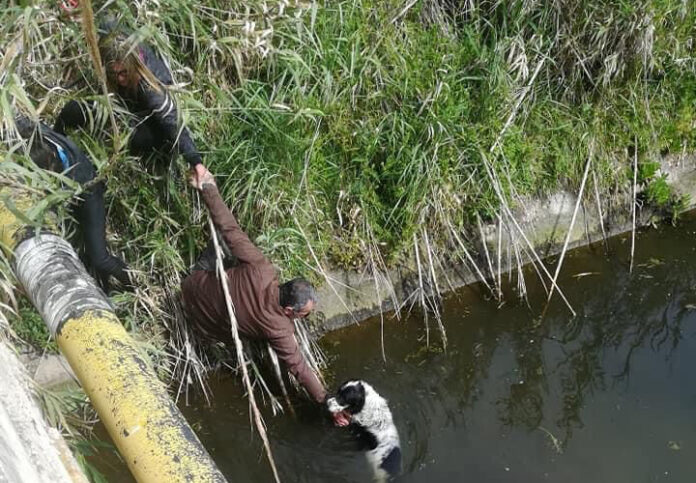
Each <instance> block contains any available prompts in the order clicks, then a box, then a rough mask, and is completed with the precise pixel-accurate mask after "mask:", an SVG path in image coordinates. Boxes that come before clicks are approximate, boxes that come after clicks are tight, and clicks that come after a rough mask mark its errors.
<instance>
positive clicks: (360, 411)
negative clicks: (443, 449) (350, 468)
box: [326, 380, 401, 481]
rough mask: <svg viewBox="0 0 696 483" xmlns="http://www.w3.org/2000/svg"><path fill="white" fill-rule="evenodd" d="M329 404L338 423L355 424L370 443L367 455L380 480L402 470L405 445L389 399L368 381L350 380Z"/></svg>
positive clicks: (361, 435)
mask: <svg viewBox="0 0 696 483" xmlns="http://www.w3.org/2000/svg"><path fill="white" fill-rule="evenodd" d="M326 404H327V406H328V409H329V411H330V412H331V413H332V415H333V417H334V421H336V424H338V425H340V426H345V425H347V424H348V423H350V424H352V425H353V427H354V428H355V429H357V431H358V434H359V436H360V437H361V439H363V440H364V441H365V442H366V443H367V448H368V450H367V453H366V454H367V459H368V461H369V462H370V465H371V466H372V469H373V470H374V474H375V480H376V481H387V480H389V479H391V478H393V477H395V476H397V475H398V474H399V472H400V471H401V445H400V443H399V433H398V432H397V430H396V426H394V421H393V419H392V414H391V411H390V410H389V406H388V404H387V400H386V399H384V398H383V397H382V396H380V395H379V394H377V391H375V390H374V389H373V388H372V386H370V385H369V384H368V383H366V382H365V381H360V380H356V381H348V382H345V383H343V384H342V385H341V387H340V388H338V392H337V393H336V395H335V396H333V397H331V398H329V399H327V401H326Z"/></svg>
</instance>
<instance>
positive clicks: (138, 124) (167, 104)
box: [54, 23, 201, 169]
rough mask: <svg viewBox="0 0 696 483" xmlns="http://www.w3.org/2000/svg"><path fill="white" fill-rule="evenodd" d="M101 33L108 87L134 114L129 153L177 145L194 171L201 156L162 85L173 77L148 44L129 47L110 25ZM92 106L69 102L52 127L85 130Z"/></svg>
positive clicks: (167, 149) (62, 130) (158, 150)
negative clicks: (181, 123)
mask: <svg viewBox="0 0 696 483" xmlns="http://www.w3.org/2000/svg"><path fill="white" fill-rule="evenodd" d="M100 33H101V37H100V41H99V44H100V52H101V56H102V61H103V62H104V66H105V68H106V75H107V84H108V87H109V90H110V91H112V92H115V93H116V94H118V95H119V97H120V98H121V99H122V100H123V102H124V104H125V105H126V107H127V108H128V110H129V111H130V112H131V113H132V114H134V117H135V125H134V126H133V127H134V130H133V133H132V135H131V138H130V142H129V148H130V152H131V153H132V154H134V155H136V156H146V155H149V154H153V153H160V154H166V153H168V152H170V151H172V150H174V149H176V150H177V151H178V152H179V153H180V154H182V155H183V156H184V158H185V159H186V161H187V162H188V164H189V165H190V166H191V168H194V169H195V168H196V166H197V165H199V164H201V156H200V154H199V153H198V151H197V150H196V146H195V144H194V143H193V140H192V139H191V134H190V133H189V131H188V129H186V127H184V126H181V125H180V123H179V119H178V112H177V108H176V104H175V103H174V100H173V99H172V97H171V96H170V95H169V93H168V92H167V90H166V88H165V86H169V85H172V84H173V79H172V75H171V72H170V71H169V69H168V67H167V66H166V64H165V63H164V61H163V60H162V58H161V57H160V56H159V55H157V54H156V53H155V52H154V51H153V50H152V49H151V48H150V47H148V46H146V45H142V44H141V45H137V46H133V45H130V44H129V43H128V42H126V38H125V37H126V36H125V35H124V34H123V33H120V32H119V31H118V30H117V28H116V27H115V26H114V24H113V23H109V24H106V25H105V26H102V28H101V29H100ZM92 106H93V105H90V104H86V103H79V102H77V101H74V100H73V101H70V102H68V103H67V104H66V105H65V107H64V108H63V110H62V111H61V113H60V114H59V115H58V119H57V120H56V124H55V127H54V128H55V130H56V131H57V132H59V133H61V134H65V132H66V130H67V129H75V128H84V127H85V126H86V125H87V122H88V118H89V115H90V113H88V112H87V110H89V109H92V108H93V107H92ZM198 169H200V168H198Z"/></svg>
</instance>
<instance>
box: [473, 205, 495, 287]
mask: <svg viewBox="0 0 696 483" xmlns="http://www.w3.org/2000/svg"><path fill="white" fill-rule="evenodd" d="M476 225H477V226H478V229H479V236H480V237H481V245H482V246H483V252H484V254H485V255H486V262H487V263H488V273H490V274H491V280H492V281H493V286H494V287H495V298H496V299H497V300H499V297H500V287H499V286H498V277H497V276H496V274H495V270H493V262H491V255H490V253H489V252H488V244H487V243H486V235H485V234H484V233H483V225H482V224H481V217H480V216H478V214H477V215H476Z"/></svg>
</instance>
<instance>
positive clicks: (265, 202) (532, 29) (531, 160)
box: [0, 0, 696, 379]
mask: <svg viewBox="0 0 696 483" xmlns="http://www.w3.org/2000/svg"><path fill="white" fill-rule="evenodd" d="M58 3H59V2H56V1H55V0H21V1H19V0H10V1H9V6H8V7H7V8H4V9H3V10H2V11H1V12H0V39H2V41H1V42H0V121H1V123H0V130H1V131H2V135H3V136H5V135H6V134H8V133H11V124H12V123H11V119H12V115H13V113H14V112H16V111H17V110H21V111H25V112H33V113H36V112H37V111H38V112H40V116H41V118H42V119H44V120H45V121H46V122H48V123H49V124H50V123H52V121H53V119H54V117H55V115H56V114H57V112H58V111H59V110H60V108H61V107H62V106H63V105H64V104H65V102H67V101H68V100H69V99H73V98H81V99H94V100H97V101H98V102H99V104H100V105H101V106H103V107H107V106H109V105H110V106H113V107H114V109H115V113H116V120H117V123H118V126H119V133H118V134H117V135H114V133H112V132H111V127H110V124H109V123H108V122H100V120H99V119H95V120H94V122H93V125H92V126H91V128H90V129H89V130H88V132H83V133H73V137H74V138H75V139H77V140H78V142H79V143H80V144H81V145H82V146H83V147H84V148H85V149H86V150H87V151H88V152H89V153H90V154H91V156H92V158H93V160H94V161H95V163H96V164H97V166H98V167H99V172H100V176H102V177H103V178H105V179H106V180H107V186H108V192H107V203H108V212H109V213H108V221H109V231H110V245H111V248H112V249H113V250H114V251H117V252H120V253H121V254H122V255H123V257H124V258H125V259H126V260H127V261H128V263H129V264H130V266H131V267H132V268H134V269H135V270H137V274H136V279H137V283H138V286H139V289H138V290H137V292H136V293H135V294H119V295H117V296H115V297H113V302H114V304H115V306H116V308H117V312H118V315H119V317H120V319H121V320H122V321H123V322H124V323H125V325H126V326H127V327H128V328H129V330H131V331H132V332H133V333H134V336H135V337H137V338H139V339H140V340H142V341H143V349H144V350H146V351H147V352H148V353H149V354H150V355H151V356H153V358H154V360H155V361H156V362H157V363H158V364H157V365H158V367H159V368H160V369H161V371H162V377H163V378H168V377H172V376H173V377H176V378H179V379H182V378H183V377H184V376H186V375H187V372H186V371H187V370H190V368H191V366H190V365H187V364H193V367H194V370H197V369H196V367H199V366H197V365H196V364H199V363H200V364H202V363H201V362H200V361H198V362H196V361H194V362H188V363H187V364H180V363H179V362H180V358H182V357H184V358H185V357H187V354H188V350H189V349H190V348H191V347H190V346H188V345H186V346H185V347H183V348H182V346H181V341H180V340H179V341H175V342H174V343H170V342H169V335H170V334H175V333H176V330H173V329H174V328H175V327H176V325H177V324H176V320H177V317H178V315H177V314H178V313H179V312H178V307H177V305H176V299H177V292H178V287H179V284H180V281H181V278H182V276H183V275H184V274H185V272H186V270H187V269H188V267H189V266H190V265H191V264H192V263H193V262H194V261H195V258H196V256H197V254H198V253H199V251H200V250H201V249H202V247H203V246H204V243H205V241H206V239H207V234H206V230H207V228H206V223H205V215H204V212H202V211H201V204H200V201H199V200H198V198H197V195H196V194H195V193H194V192H193V191H192V190H191V189H190V188H188V187H187V184H186V180H185V171H186V168H185V166H184V163H183V161H181V160H178V161H177V162H176V163H173V164H172V166H168V164H167V163H166V162H165V163H162V162H157V161H156V160H147V161H145V162H143V161H142V160H140V159H135V158H132V157H129V156H128V155H127V152H126V149H125V146H126V142H127V135H128V131H129V128H128V122H127V121H128V119H127V114H126V113H124V112H123V109H121V108H119V106H118V104H117V103H116V102H115V99H113V98H110V100H108V101H107V99H105V98H104V97H103V96H101V95H100V93H101V92H102V91H101V87H100V85H99V82H98V80H97V77H96V75H95V71H94V65H93V64H92V62H91V59H90V57H89V50H88V48H87V42H86V40H85V36H84V33H83V30H82V26H81V24H80V22H79V21H78V19H79V16H75V17H71V16H69V15H67V14H65V13H64V12H62V11H61V10H60V9H59V8H58V6H57V4H58ZM93 3H94V9H95V12H96V13H97V15H98V16H100V17H101V18H103V17H105V16H106V15H112V16H113V15H120V16H121V17H122V22H123V23H124V25H127V26H128V27H129V28H130V29H131V30H132V32H133V40H134V41H145V42H149V43H151V44H154V45H156V46H157V48H158V49H159V50H160V51H161V52H163V53H164V55H165V56H166V57H167V58H168V60H169V62H170V64H171V66H172V69H173V71H174V75H175V79H176V80H177V81H178V82H179V83H180V84H179V85H177V87H176V88H175V89H173V91H174V92H175V96H176V97H177V100H178V103H179V106H180V110H181V111H182V114H183V117H184V119H185V121H186V123H187V125H188V126H189V127H190V129H191V131H192V133H193V135H194V138H195V140H196V142H197V145H198V147H199V149H200V150H201V151H202V152H203V154H204V162H205V164H206V165H207V166H208V167H209V168H210V169H211V171H213V172H214V173H215V174H216V175H217V177H218V182H219V185H220V187H221V191H222V193H223V196H224V197H225V199H226V200H227V202H228V203H229V204H230V205H231V206H232V208H233V210H234V212H235V213H236V214H237V215H238V218H239V220H240V223H241V224H242V226H243V227H245V228H246V229H247V230H248V231H249V233H250V235H251V237H252V239H253V240H255V241H256V242H257V243H258V244H259V245H260V246H261V247H262V249H263V250H264V251H265V253H267V254H268V256H269V257H270V258H271V259H272V260H274V262H275V263H276V264H277V265H278V267H279V268H280V269H281V271H282V275H283V276H284V277H287V276H294V275H297V274H303V275H305V276H308V277H310V278H313V279H315V280H316V281H318V282H321V281H322V278H323V277H322V272H323V270H325V269H328V268H332V267H339V268H355V269H360V270H366V272H367V273H371V274H375V273H384V272H385V270H386V269H387V267H391V266H395V265H400V264H404V263H413V259H414V258H417V259H418V260H419V263H422V264H424V265H429V266H430V268H432V267H433V266H435V267H437V266H438V265H439V264H441V263H447V262H450V261H452V260H460V261H463V260H465V259H466V257H465V250H470V251H472V252H475V251H476V250H475V249H472V247H475V246H477V243H479V240H480V236H481V234H480V232H479V229H478V224H479V222H486V221H493V220H498V219H500V220H501V222H502V223H503V224H504V226H505V229H506V230H508V231H510V232H514V228H513V227H512V221H513V220H512V219H511V215H510V211H507V209H508V208H510V209H514V208H523V207H524V203H525V200H527V199H528V198H529V197H534V196H543V195H545V194H548V193H551V192H554V191H557V190H559V189H569V190H572V191H577V190H578V188H579V186H580V183H581V178H582V174H583V170H584V166H585V163H586V162H587V159H588V157H591V160H592V165H591V168H592V171H591V173H592V175H591V177H590V178H589V181H588V183H589V185H588V187H587V188H586V189H585V193H586V196H587V197H588V199H589V198H591V197H593V196H594V193H595V192H599V193H600V196H602V197H605V198H612V197H615V196H618V195H622V194H626V193H631V190H632V180H633V162H634V156H637V160H638V165H639V173H638V182H639V185H640V188H641V189H642V190H643V195H642V199H643V201H644V202H647V203H648V204H651V205H654V206H657V207H660V209H661V210H662V211H663V212H664V214H665V215H666V216H671V217H672V219H673V220H674V218H675V217H676V215H677V214H678V213H679V211H680V210H682V209H683V208H684V207H685V206H686V205H687V204H688V200H684V199H681V198H679V197H677V196H676V195H675V194H674V193H673V192H672V190H671V189H670V187H669V186H668V185H667V183H666V180H665V176H664V174H663V173H661V172H660V171H659V169H658V168H659V164H658V163H657V160H658V159H659V157H660V156H663V155H666V154H680V153H693V152H694V148H695V146H696V130H695V129H694V125H695V122H696V61H695V59H694V56H693V42H694V38H695V37H696V6H695V5H694V3H693V2H685V1H682V0H643V1H640V2H636V1H628V0H624V1H614V0H611V1H610V0H587V1H585V2H578V1H574V0H554V1H551V2H530V1H525V0H502V1H499V2H489V1H483V0H472V1H469V2H450V1H448V0H421V1H416V2H406V1H395V0H386V1H373V0H354V1H346V0H338V1H335V2H324V3H302V2H292V3H290V2H286V1H283V0H280V1H271V2H263V1H260V0H250V1H244V2H242V1H228V0H224V1H223V0H200V1H197V2H189V1H185V0H159V1H158V2H148V1H140V2H131V1H126V0H109V1H94V2H93ZM105 119H106V117H105ZM0 156H2V158H3V162H1V163H0V186H6V185H10V186H11V185H12V184H13V183H14V184H28V185H29V186H31V187H32V189H33V190H34V192H33V194H34V196H35V200H36V203H35V208H34V209H33V210H32V211H31V212H30V213H27V214H26V215H27V216H28V218H30V219H31V220H33V221H34V222H35V224H36V225H40V224H42V223H43V221H44V218H45V214H46V213H48V211H49V208H51V207H53V208H55V207H58V218H59V219H65V220H66V221H67V218H66V213H67V210H66V204H67V201H68V200H69V199H70V198H72V197H74V196H79V193H80V188H79V187H77V186H75V185H74V184H73V183H70V182H68V181H67V180H65V179H64V178H62V177H60V176H56V175H52V174H50V173H42V172H41V171H39V170H36V168H35V167H33V166H32V165H31V163H30V162H29V160H28V159H26V157H25V156H23V155H22V154H21V149H17V146H12V147H11V148H10V149H8V145H3V146H2V147H0ZM44 193H47V194H46V195H44ZM4 201H5V202H8V201H9V202H11V201H12V200H9V199H8V198H5V199H4ZM625 208H626V211H627V213H630V206H628V205H627V206H626V207H625ZM498 217H500V218H498ZM515 250H516V254H519V255H521V258H524V259H525V260H529V259H530V258H531V254H530V253H528V252H527V251H526V250H522V251H521V252H519V253H517V251H518V248H515ZM474 256H475V254H474ZM1 265H2V266H0V269H1V270H2V274H3V276H2V280H0V291H1V293H3V294H6V295H8V296H7V297H2V300H6V301H7V303H8V306H9V305H13V304H12V303H10V302H11V298H10V297H9V294H10V293H11V286H12V285H13V280H12V276H11V272H10V270H9V268H8V265H7V261H4V263H3V264H1ZM419 268H420V267H419ZM430 268H426V269H424V270H422V272H423V277H424V278H425V279H426V282H427V283H426V284H428V285H433V282H435V287H436V290H437V281H436V280H433V279H432V278H431V275H430V274H431V273H434V270H432V271H431V270H430ZM422 286H423V283H422V284H421V287H422ZM421 295H422V293H421ZM425 300H426V298H425V297H421V302H422V303H427V302H426V301H425ZM15 305H16V304H15ZM15 308H16V309H17V310H18V311H19V315H18V316H16V317H10V318H11V319H12V320H11V324H12V326H13V330H14V332H15V334H16V335H18V336H19V337H21V338H22V339H25V340H27V341H29V342H31V343H33V344H35V345H36V346H38V347H40V348H48V349H49V350H51V349H52V348H53V345H52V343H48V342H47V341H48V337H47V334H46V333H45V329H43V324H42V323H40V321H39V320H38V317H37V316H36V314H35V313H33V312H32V311H31V309H29V308H28V306H27V304H26V303H24V302H20V304H19V307H15ZM3 310H4V307H3ZM4 322H6V320H5V315H3V314H2V313H1V312H0V323H4ZM187 344H189V343H188V342H187ZM172 348H173V349H172ZM205 364H209V363H208V362H207V361H206V362H205ZM182 367H183V369H182ZM187 368H189V369H187Z"/></svg>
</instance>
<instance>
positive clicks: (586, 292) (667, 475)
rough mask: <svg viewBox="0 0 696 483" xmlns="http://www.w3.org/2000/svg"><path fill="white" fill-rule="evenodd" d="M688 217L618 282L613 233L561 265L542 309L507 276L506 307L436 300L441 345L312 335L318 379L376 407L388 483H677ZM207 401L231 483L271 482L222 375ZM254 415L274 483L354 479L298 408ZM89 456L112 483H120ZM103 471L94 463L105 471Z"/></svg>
mask: <svg viewBox="0 0 696 483" xmlns="http://www.w3.org/2000/svg"><path fill="white" fill-rule="evenodd" d="M695 230H696V217H694V216H693V215H692V216H690V217H688V218H687V219H686V220H685V221H684V222H683V223H682V224H681V226H680V227H678V228H671V227H665V228H661V229H659V230H647V231H644V232H642V233H641V234H640V236H639V240H638V245H637V254H636V261H635V266H634V270H633V273H632V274H629V272H628V253H629V244H628V243H627V242H626V240H627V238H626V237H619V238H614V239H612V240H611V242H610V249H609V252H608V255H607V254H605V251H604V246H603V245H602V246H601V247H599V246H598V247H597V248H596V250H593V249H581V250H575V251H573V252H571V253H569V254H568V257H567V260H566V262H565V266H564V270H563V273H564V274H565V275H564V276H563V278H562V280H561V281H560V286H561V287H562V288H563V290H564V293H565V294H566V296H567V297H568V299H569V300H570V301H571V303H572V304H573V307H574V308H575V310H576V311H577V312H578V315H577V317H575V318H571V317H570V315H569V313H568V311H567V309H566V308H565V307H564V306H563V304H562V303H559V302H558V300H557V299H555V300H554V302H552V304H551V306H550V307H549V309H548V311H547V312H546V315H545V318H544V320H540V316H539V314H541V313H542V311H543V307H544V302H545V293H544V292H543V289H542V287H541V285H540V284H539V283H537V282H536V281H534V280H535V279H534V278H533V275H532V270H531V269H530V270H528V272H527V273H526V275H527V286H528V290H529V302H528V304H527V303H525V302H524V301H518V300H517V298H516V296H515V294H514V293H512V291H511V288H510V287H513V286H516V281H515V280H514V279H513V280H509V281H508V283H509V286H508V287H507V288H506V291H507V294H506V300H507V301H508V302H507V303H505V304H503V305H502V306H501V307H498V305H497V303H496V302H495V301H486V300H485V299H484V298H483V297H482V295H481V294H482V293H483V292H482V290H481V287H479V286H472V287H468V288H465V289H463V290H461V291H459V292H457V293H454V294H451V295H450V296H448V297H447V298H446V300H445V301H444V303H443V314H444V324H445V326H446V328H447V334H448V337H449V345H448V350H447V351H446V352H444V351H442V350H441V348H440V347H438V346H437V345H431V346H430V347H425V346H424V329H423V325H422V320H421V319H420V318H419V316H417V315H415V314H414V315H412V316H410V317H408V318H407V319H406V320H402V321H390V322H388V323H387V327H386V328H385V350H386V354H387V362H386V363H384V362H383V361H382V359H381V351H380V346H379V344H380V337H379V322H378V321H377V320H371V321H366V322H364V323H362V324H361V325H360V326H355V327H350V328H347V329H344V330H341V331H338V332H335V333H332V334H330V335H328V336H326V337H325V338H324V339H323V341H322V344H323V346H324V348H325V350H326V352H327V354H328V355H329V357H330V360H331V362H330V367H331V370H332V371H333V374H331V378H332V379H333V381H334V382H335V385H338V384H339V383H340V382H342V381H343V380H345V379H349V378H355V377H359V378H364V379H366V380H368V381H369V382H370V383H371V384H372V385H373V386H375V388H376V389H377V390H378V391H379V392H380V393H381V394H382V395H384V396H385V397H386V398H388V399H389V401H390V405H391V407H392V411H393V412H394V416H395V421H396V423H397V426H398V427H399V431H400V434H401V439H402V445H403V450H404V475H403V476H402V477H401V478H400V481H403V482H428V483H435V482H441V481H442V482H444V481H463V480H464V479H466V480H467V481H482V482H498V481H501V482H502V481H514V482H527V481H529V482H532V481H534V482H536V481H564V482H586V481H593V482H603V481H607V482H612V483H614V482H652V481H679V482H681V481H684V482H685V481H692V480H693V477H694V476H693V475H694V474H696V460H695V459H694V458H693V457H692V456H691V455H692V454H693V451H694V448H695V447H696V417H695V416H696V383H694V382H693V379H694V378H693V377H692V368H693V367H696V338H695V336H696V290H695V289H696V257H695V256H694V255H695V254H696V244H695V243H694V240H696V237H694V234H695V233H696V231H695ZM213 391H214V395H215V396H214V397H215V401H214V403H213V405H212V406H206V405H205V404H204V402H203V401H201V402H200V404H194V405H192V406H190V407H187V408H184V412H185V414H186V416H187V418H188V419H189V421H191V422H192V424H193V426H194V428H195V429H196V430H197V432H198V433H199V435H200V437H201V439H202V441H203V443H204V444H205V445H206V446H207V447H208V448H209V450H210V451H211V454H212V455H213V457H214V458H215V460H216V461H217V463H218V464H219V465H220V467H221V469H222V470H223V472H225V474H226V475H228V477H229V478H230V480H234V481H249V482H251V481H259V482H265V481H271V475H270V472H269V470H268V468H267V464H266V462H265V460H264V456H263V452H262V449H261V446H260V444H259V441H258V438H256V437H255V436H253V435H252V434H251V431H250V429H249V428H250V425H249V416H248V411H247V406H246V402H245V400H244V399H243V397H242V394H241V392H240V389H239V386H238V384H236V382H234V380H233V379H232V378H231V377H229V376H228V377H220V378H219V379H217V380H216V381H214V383H213ZM298 404H299V406H298V417H297V419H293V418H291V417H289V416H283V417H275V418H274V417H271V416H270V415H267V423H268V425H269V436H270V438H271V441H272V444H273V450H274V453H275V456H276V460H277V462H278V465H279V470H280V473H281V475H283V478H284V481H297V482H315V481H334V482H351V481H369V479H370V478H369V473H368V470H367V465H366V463H365V461H364V458H363V456H362V455H361V454H360V453H359V452H357V451H356V445H355V443H354V442H353V440H352V439H351V437H350V436H349V435H348V434H347V433H346V432H345V431H343V430H339V429H336V428H333V427H331V426H330V424H329V423H328V421H327V420H326V419H324V418H323V417H322V416H321V415H319V414H318V413H317V411H316V410H315V408H313V407H312V406H311V405H308V404H305V403H302V402H301V401H299V402H298ZM108 460H109V458H103V459H102V462H101V463H100V466H101V469H102V470H103V471H106V472H107V474H108V476H109V479H110V480H111V481H129V480H128V477H126V476H124V471H127V470H125V468H124V467H120V466H114V465H113V462H111V463H108ZM107 464H108V465H109V467H108V468H107V467H106V466H104V465H107Z"/></svg>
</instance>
